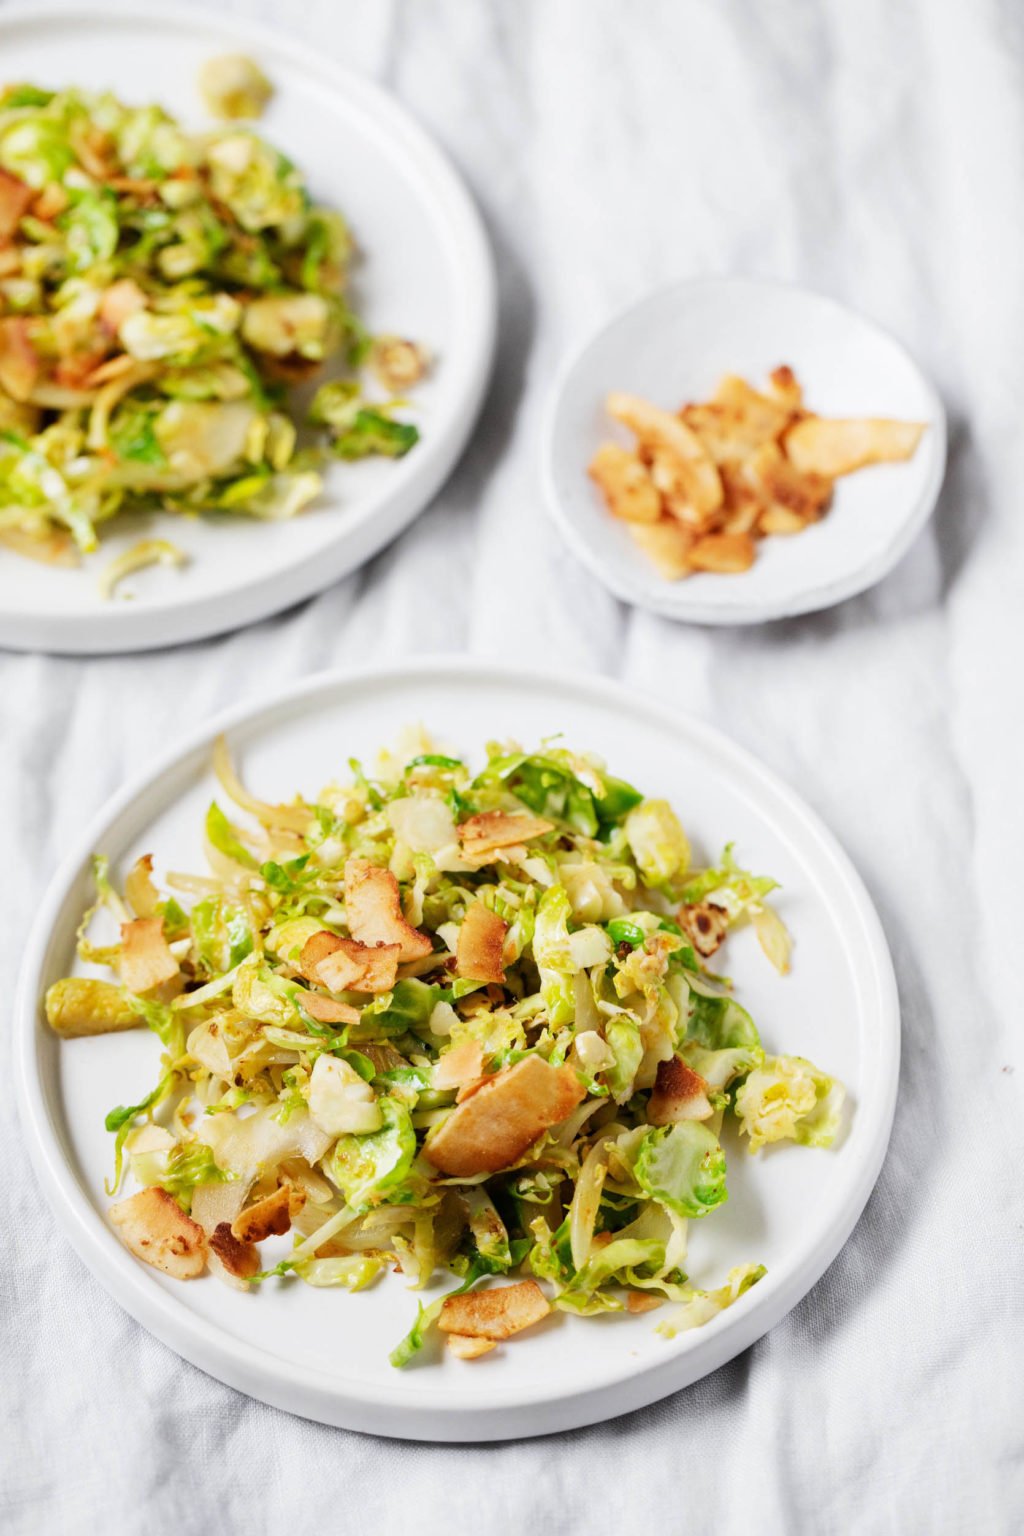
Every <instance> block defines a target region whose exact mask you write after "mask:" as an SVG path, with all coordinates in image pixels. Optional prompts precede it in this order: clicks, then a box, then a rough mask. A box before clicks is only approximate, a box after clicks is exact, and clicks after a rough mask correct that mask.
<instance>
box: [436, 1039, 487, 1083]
mask: <svg viewBox="0 0 1024 1536" xmlns="http://www.w3.org/2000/svg"><path fill="white" fill-rule="evenodd" d="M483 1070H484V1053H483V1047H482V1046H481V1044H480V1042H479V1040H460V1041H459V1043H458V1045H453V1046H452V1047H451V1049H450V1050H448V1051H445V1053H444V1055H443V1056H442V1057H441V1059H440V1061H439V1062H438V1063H437V1066H436V1067H435V1068H434V1076H433V1080H432V1086H433V1087H434V1088H439V1089H446V1088H461V1087H462V1086H463V1085H464V1084H465V1083H473V1082H476V1080H477V1078H479V1077H480V1075H481V1073H482V1072H483Z"/></svg>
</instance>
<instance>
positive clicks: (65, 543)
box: [0, 528, 78, 567]
mask: <svg viewBox="0 0 1024 1536" xmlns="http://www.w3.org/2000/svg"><path fill="white" fill-rule="evenodd" d="M0 545H3V546H4V547H5V548H6V549H12V550H13V551H14V553H15V554H17V555H25V556H26V557H27V558H28V559H29V560H38V561H39V562H40V563H41V564H42V565H62V566H68V567H70V566H75V565H77V564H78V555H77V553H76V551H75V541H74V539H73V538H72V537H71V535H70V533H68V531H67V529H66V528H54V529H50V530H48V531H47V532H46V533H42V534H39V535H38V536H37V535H36V534H34V533H29V532H28V530H27V529H25V528H0Z"/></svg>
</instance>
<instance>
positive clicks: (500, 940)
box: [455, 901, 508, 983]
mask: <svg viewBox="0 0 1024 1536" xmlns="http://www.w3.org/2000/svg"><path fill="white" fill-rule="evenodd" d="M507 932H508V924H507V923H506V922H505V921H504V919H503V918H500V917H499V916H498V914H497V912H492V911H491V909H490V908H489V907H485V906H484V904H483V902H482V901H474V902H473V903H472V904H471V905H470V906H469V907H468V908H467V909H466V915H465V917H464V918H463V920H462V925H461V927H460V928H459V941H458V944H457V946H456V950H455V972H456V975H458V976H465V977H467V978H468V979H469V980H470V981H487V982H496V983H501V982H503V981H504V980H505V967H504V965H503V964H502V953H503V951H504V948H505V935H506V933H507Z"/></svg>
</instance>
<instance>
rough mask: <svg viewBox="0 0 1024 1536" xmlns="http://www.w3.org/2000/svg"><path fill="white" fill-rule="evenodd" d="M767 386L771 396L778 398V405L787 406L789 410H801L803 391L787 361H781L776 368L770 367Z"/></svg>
mask: <svg viewBox="0 0 1024 1536" xmlns="http://www.w3.org/2000/svg"><path fill="white" fill-rule="evenodd" d="M768 388H769V391H770V393H771V395H772V397H773V398H774V399H776V400H778V402H779V404H780V405H785V406H787V407H788V408H789V410H791V411H799V410H802V408H803V403H804V392H803V389H802V387H801V385H800V381H799V380H798V379H797V376H796V374H795V373H794V372H793V370H792V368H790V366H789V364H788V363H782V364H781V365H780V366H779V367H778V368H773V369H772V371H771V373H770V374H769V375H768Z"/></svg>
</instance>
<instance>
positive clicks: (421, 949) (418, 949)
mask: <svg viewBox="0 0 1024 1536" xmlns="http://www.w3.org/2000/svg"><path fill="white" fill-rule="evenodd" d="M345 915H346V918H347V920H348V926H349V931H350V932H351V934H352V937H353V938H354V939H358V940H359V942H360V943H361V944H371V945H373V944H397V945H398V949H399V954H398V958H399V960H401V961H407V960H419V959H421V958H422V957H423V956H424V955H429V954H430V953H431V951H432V949H433V945H432V944H431V942H430V939H429V938H428V937H427V935H426V934H425V933H420V932H419V930H418V929H417V928H413V927H412V926H411V925H410V924H409V923H407V922H406V920H405V917H404V916H403V914H402V899H401V894H400V892H399V889H398V881H397V880H396V879H395V877H394V875H393V874H392V873H391V871H390V870H389V869H381V868H380V867H379V866H378V865H376V864H371V863H370V861H369V859H356V858H353V859H348V860H347V861H346V863H345Z"/></svg>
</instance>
